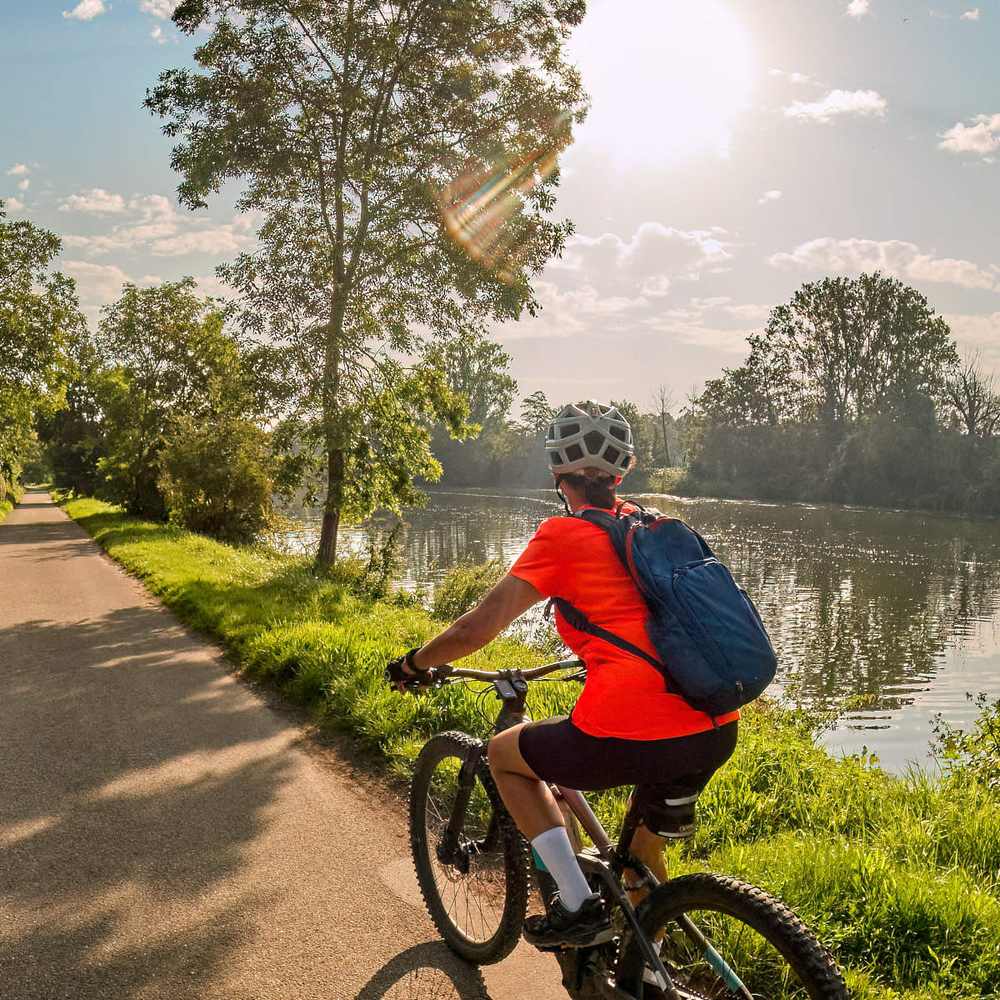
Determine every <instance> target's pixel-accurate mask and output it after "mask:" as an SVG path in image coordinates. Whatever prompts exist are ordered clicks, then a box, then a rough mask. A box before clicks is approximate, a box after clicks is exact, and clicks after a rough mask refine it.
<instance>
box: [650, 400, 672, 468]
mask: <svg viewBox="0 0 1000 1000" xmlns="http://www.w3.org/2000/svg"><path fill="white" fill-rule="evenodd" d="M676 402H677V400H676V399H675V398H674V393H673V390H672V389H670V388H668V387H667V386H665V385H664V384H663V383H662V382H661V383H660V385H658V386H657V387H656V388H655V389H654V390H653V406H654V407H655V416H656V418H657V420H658V421H659V424H660V447H661V449H662V451H661V458H662V459H663V467H664V468H668V467H669V466H670V443H669V441H668V440H667V425H668V424H669V423H672V422H673V417H672V416H671V415H670V411H671V409H672V408H673V407H674V405H675V404H676Z"/></svg>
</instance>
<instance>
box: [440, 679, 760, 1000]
mask: <svg viewBox="0 0 1000 1000" xmlns="http://www.w3.org/2000/svg"><path fill="white" fill-rule="evenodd" d="M580 666H582V663H581V661H579V660H564V661H560V662H558V663H555V664H547V665H546V666H545V667H538V668H535V669H534V670H531V671H527V672H525V671H521V670H510V671H500V672H499V673H498V674H492V673H486V672H484V671H476V670H460V669H454V668H453V669H452V670H451V671H449V674H450V675H451V676H459V677H471V678H473V679H481V680H489V681H490V682H491V683H492V684H493V686H494V688H495V690H496V692H497V697H498V698H499V699H500V701H501V702H502V707H501V710H500V712H499V714H498V716H497V720H496V723H495V730H496V732H502V731H503V730H505V729H509V728H511V727H512V726H516V725H519V724H520V723H522V722H530V721H531V719H530V717H529V716H528V714H527V712H526V709H525V699H526V697H527V693H528V680H529V679H530V678H533V677H540V676H542V675H543V674H544V673H549V672H552V671H554V670H556V669H559V668H561V667H580ZM486 747H487V744H485V743H484V744H482V745H481V746H479V747H477V748H476V749H475V750H474V751H473V752H472V753H470V754H469V756H468V757H467V758H466V760H465V762H464V763H463V765H462V770H461V771H460V772H459V787H458V790H457V794H456V796H455V801H454V803H453V806H452V814H451V817H450V819H449V821H448V825H447V828H446V830H445V835H444V838H443V840H442V842H441V843H440V844H439V845H438V848H437V853H438V858H439V860H441V861H442V862H444V861H454V860H455V852H456V851H457V850H458V831H459V830H460V829H461V827H462V822H463V819H464V816H465V810H466V808H467V806H468V803H469V796H470V794H471V791H472V785H473V782H474V779H475V773H476V767H477V765H478V763H479V761H480V759H481V758H482V755H483V753H484V752H485V751H486ZM552 787H553V788H554V789H555V791H556V792H557V793H558V794H559V795H560V796H561V797H562V799H563V801H565V803H566V805H567V806H568V807H569V809H570V810H571V811H572V813H573V815H574V816H576V818H577V820H578V821H579V822H580V825H581V826H582V827H583V829H584V831H585V832H586V834H587V836H588V837H590V839H591V841H592V842H593V844H594V846H595V848H596V849H597V851H598V855H597V856H596V857H595V856H593V855H591V854H587V853H583V854H578V855H577V860H578V861H579V863H580V867H581V869H582V870H583V872H584V874H585V875H594V876H597V877H598V878H600V879H601V880H602V881H603V882H604V883H605V884H606V885H607V886H608V889H609V890H610V892H611V895H612V896H613V897H614V899H615V901H616V903H617V905H618V906H619V907H620V908H621V910H622V912H623V913H624V914H625V918H626V920H627V921H628V923H629V925H630V926H631V928H632V933H633V934H634V935H635V939H636V941H638V942H639V944H640V947H641V948H642V951H643V954H644V956H645V958H646V960H647V962H648V963H649V965H650V967H651V968H652V969H653V972H654V975H655V977H656V979H657V982H658V985H659V986H660V988H661V989H662V990H663V991H664V993H666V995H667V996H668V997H671V998H672V1000H679V998H678V996H677V993H676V991H675V990H674V988H673V984H672V982H671V980H670V975H669V973H668V972H667V970H666V969H665V968H664V966H663V963H662V961H661V960H660V956H659V951H658V949H657V948H656V946H655V945H654V944H653V942H651V941H650V940H649V939H648V938H647V937H646V935H645V934H644V933H643V930H642V927H641V925H640V923H639V919H638V916H637V915H636V911H635V907H634V906H633V905H632V902H631V900H630V899H629V898H628V894H627V892H626V891H625V887H624V886H623V884H622V881H621V876H622V875H623V874H624V872H625V869H626V868H628V869H630V870H632V871H636V872H638V873H639V875H640V882H641V883H644V884H646V885H648V887H649V888H650V889H654V888H656V886H658V885H659V884H660V883H659V882H658V881H657V879H656V877H655V876H654V875H653V873H652V872H651V871H650V870H649V869H648V868H647V867H646V865H644V864H643V863H642V862H641V861H640V860H639V859H638V858H637V857H635V855H633V854H632V853H631V851H630V850H629V847H630V846H631V843H632V836H633V835H634V833H635V830H636V825H637V821H636V819H635V817H633V816H632V814H631V811H630V812H629V813H627V814H626V816H625V820H624V822H623V824H622V830H621V836H620V838H619V842H618V844H617V845H616V844H614V843H612V841H611V839H610V838H609V837H608V834H607V832H606V831H605V829H604V827H603V826H602V825H601V822H600V820H599V819H598V818H597V816H596V815H595V813H594V811H593V809H591V807H590V803H589V802H588V801H587V799H586V797H585V796H584V794H583V793H582V792H580V791H578V790H577V789H575V788H567V787H564V786H562V785H555V784H554V785H552ZM495 823H496V819H495V818H494V820H493V824H495ZM492 833H493V825H492V824H491V827H490V832H489V833H488V834H487V836H488V837H489V836H490V835H492ZM689 923H690V921H689ZM691 928H692V929H693V930H694V931H695V932H697V934H698V938H700V945H701V944H704V945H705V946H707V942H706V941H705V938H704V937H703V936H702V935H701V933H700V931H698V929H697V928H696V927H695V926H694V924H691ZM684 929H685V931H687V928H684ZM689 936H690V935H689ZM694 940H696V943H698V942H697V939H694ZM727 968H728V967H727ZM731 975H733V974H732V973H731ZM737 982H738V980H737ZM599 986H600V988H601V991H602V993H604V994H605V996H606V997H608V1000H623V998H625V997H627V996H628V994H626V993H624V992H623V991H622V990H619V989H618V988H617V987H616V986H614V984H613V983H611V982H610V981H609V982H602V983H600V984H599ZM740 986H742V983H740ZM744 989H745V988H744Z"/></svg>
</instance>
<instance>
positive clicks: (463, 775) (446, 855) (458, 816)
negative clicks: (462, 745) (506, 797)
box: [437, 743, 485, 863]
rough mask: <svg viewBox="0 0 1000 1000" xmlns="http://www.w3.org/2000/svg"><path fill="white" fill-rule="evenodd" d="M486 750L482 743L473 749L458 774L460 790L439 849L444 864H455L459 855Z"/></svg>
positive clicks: (456, 795)
mask: <svg viewBox="0 0 1000 1000" xmlns="http://www.w3.org/2000/svg"><path fill="white" fill-rule="evenodd" d="M484 750H485V746H484V745H483V744H481V743H480V744H479V745H478V746H475V747H472V748H471V749H470V750H469V754H468V756H467V757H466V758H465V760H464V761H463V762H462V769H461V770H460V771H459V772H458V789H457V790H456V792H455V801H454V803H453V804H452V807H451V816H450V817H449V818H448V826H447V827H446V828H445V831H444V836H443V837H442V838H441V842H440V843H439V844H438V847H437V855H438V860H439V861H441V862H442V863H454V860H455V858H456V855H457V853H458V850H459V847H460V845H459V842H458V834H459V831H460V830H461V829H462V824H463V823H464V821H465V811H466V810H467V809H468V808H469V799H470V798H471V797H472V786H473V785H474V784H475V781H476V768H477V767H478V766H479V761H480V760H481V758H482V756H483V751H484Z"/></svg>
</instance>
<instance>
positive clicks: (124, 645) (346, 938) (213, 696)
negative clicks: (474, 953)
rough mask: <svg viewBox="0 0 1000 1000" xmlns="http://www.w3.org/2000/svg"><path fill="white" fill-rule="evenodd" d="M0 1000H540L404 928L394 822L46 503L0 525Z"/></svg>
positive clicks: (419, 916) (550, 972)
mask: <svg viewBox="0 0 1000 1000" xmlns="http://www.w3.org/2000/svg"><path fill="white" fill-rule="evenodd" d="M0 764H2V777H0V998H2V1000H36V998H38V1000H41V998H44V1000H63V998H65V1000H98V998H99V1000H117V998H142V1000H147V998H148V1000H153V998H156V1000H160V998H163V1000H166V998H169V1000H188V998H190V1000H237V998H238V1000H265V998H266V1000H270V998H276V1000H277V998H280V1000H300V998H301V1000H326V998H338V1000H341V998H343V1000H346V998H353V1000H380V998H383V997H384V998H387V1000H490V998H492V1000H515V998H517V1000H521V998H524V1000H532V998H534V1000H556V998H565V997H566V994H565V993H564V992H563V991H562V989H561V987H560V986H559V985H558V983H559V977H558V973H557V969H556V966H555V962H554V961H553V960H552V959H551V957H550V956H545V955H541V954H539V953H537V952H535V951H534V950H533V949H531V948H529V947H528V946H526V945H524V944H523V943H522V944H521V945H519V947H518V949H517V950H516V951H515V952H514V954H513V955H511V956H510V957H509V958H508V959H506V960H505V961H504V962H501V963H499V964H498V965H495V966H489V967H485V968H483V969H482V970H480V969H477V968H475V967H473V966H469V965H466V964H465V963H464V962H462V961H460V960H459V959H457V958H456V957H455V956H454V955H453V954H452V953H451V952H450V951H449V950H448V949H447V948H446V947H445V946H444V945H443V944H442V943H441V942H440V940H439V939H438V938H437V935H436V932H435V931H434V929H433V927H432V925H431V923H430V920H429V918H428V917H427V915H426V913H425V912H424V909H423V906H422V903H421V901H420V898H419V893H418V890H417V887H416V880H415V878H414V876H413V873H412V866H411V864H410V855H409V845H408V841H407V836H406V820H405V811H404V807H403V804H402V803H401V801H400V800H399V799H398V797H397V796H395V795H393V794H391V793H387V791H386V789H385V788H384V787H383V786H382V785H380V784H379V783H378V782H377V781H376V780H374V779H373V777H372V775H371V773H370V768H368V767H367V766H366V765H365V762H364V761H363V760H359V759H358V758H357V757H356V756H354V755H353V754H352V753H351V748H350V746H349V745H346V744H345V745H342V746H341V747H339V748H338V746H337V745H336V744H334V745H329V744H328V743H324V744H323V745H320V744H319V743H318V742H317V741H316V740H315V739H314V738H313V737H312V736H311V735H310V733H309V731H308V727H307V726H306V725H305V723H304V721H303V720H302V719H301V718H300V717H299V716H297V715H296V713H294V712H293V711H291V710H289V709H288V708H287V707H283V706H282V705H281V704H280V703H278V702H276V700H275V699H274V698H272V697H270V696H268V695H267V694H266V693H261V692H258V691H255V690H254V689H252V688H251V687H250V686H248V685H247V684H245V683H244V682H243V681H241V680H240V679H238V678H237V677H236V676H234V674H233V673H232V671H231V670H230V669H229V668H228V667H227V664H226V661H225V660H224V658H223V657H222V655H221V654H220V651H219V650H218V649H217V648H215V647H213V646H211V645H210V644H208V643H206V642H205V641H204V640H203V639H201V638H199V637H198V636H195V635H193V634H192V633H191V632H189V631H188V630H187V629H185V628H184V627H183V626H181V625H180V624H179V623H178V622H177V620H176V619H175V618H174V617H173V616H172V615H171V614H170V613H169V612H168V611H166V610H165V609H164V608H163V607H162V606H161V605H159V604H158V603H157V602H156V601H155V600H154V599H153V598H151V597H150V596H149V594H148V593H147V592H146V591H145V590H144V589H143V587H142V586H141V585H140V584H139V583H137V582H136V581H135V580H133V579H131V578H130V577H128V576H127V575H126V574H124V573H123V572H122V571H121V570H120V569H118V567H117V566H116V565H115V564H114V563H112V562H111V561H110V560H109V559H108V558H106V557H105V556H104V555H103V554H102V553H101V552H100V550H99V549H98V547H97V546H96V545H95V544H94V542H93V541H92V540H91V539H90V537H89V536H88V535H87V534H86V533H85V532H84V531H83V530H82V529H81V528H80V527H79V526H78V525H76V524H75V522H73V521H72V520H70V519H69V518H68V517H67V516H66V515H65V514H64V513H63V512H62V511H61V510H60V509H59V508H58V507H56V506H55V505H54V504H53V503H52V501H51V499H50V498H49V496H48V494H46V493H39V492H34V493H27V494H26V495H25V498H24V501H23V503H22V504H20V505H19V506H18V507H17V508H16V509H15V510H14V511H13V512H12V513H11V514H10V515H9V516H8V518H7V520H6V521H5V522H4V523H3V524H0Z"/></svg>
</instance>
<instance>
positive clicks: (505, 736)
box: [489, 725, 566, 840]
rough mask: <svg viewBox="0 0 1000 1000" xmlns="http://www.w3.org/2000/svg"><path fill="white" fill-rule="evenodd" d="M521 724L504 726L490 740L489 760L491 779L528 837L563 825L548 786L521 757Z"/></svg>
mask: <svg viewBox="0 0 1000 1000" xmlns="http://www.w3.org/2000/svg"><path fill="white" fill-rule="evenodd" d="M523 728H524V726H523V725H522V726H514V727H513V728H512V729H505V730H504V731H503V732H502V733H498V734H497V735H496V736H494V737H493V739H491V740H490V746H489V762H490V771H491V772H492V773H493V780H494V782H495V783H496V786H497V791H498V792H499V793H500V798H502V799H503V801H504V805H505V806H506V807H507V809H508V811H509V812H510V814H511V816H513V817H514V822H515V823H516V824H517V826H518V829H519V830H520V831H521V833H523V834H524V835H525V836H526V837H527V838H528V840H534V839H535V837H537V836H538V835H539V834H540V833H544V832H545V831H546V830H551V829H552V828H553V827H556V826H562V827H565V825H566V824H565V823H564V822H563V817H562V812H560V810H559V806H558V805H557V804H556V800H555V798H553V796H552V793H551V792H550V791H549V786H548V785H547V784H546V783H545V782H544V781H542V780H541V779H540V778H539V777H538V775H536V774H535V772H534V771H532V770H531V768H530V767H529V766H528V763H527V761H525V759H524V758H523V757H522V756H521V750H520V748H519V746H518V738H519V737H520V734H521V730H522V729H523Z"/></svg>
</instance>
